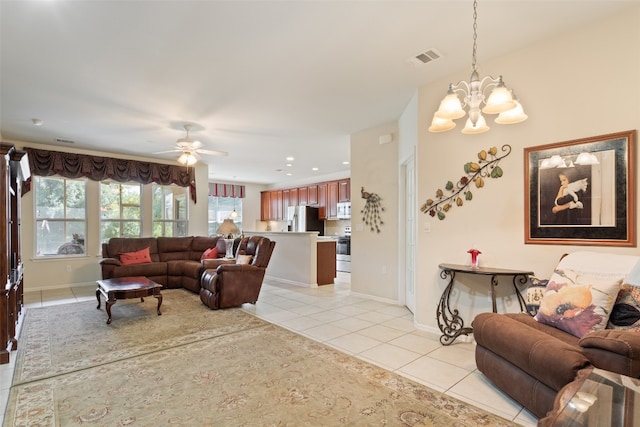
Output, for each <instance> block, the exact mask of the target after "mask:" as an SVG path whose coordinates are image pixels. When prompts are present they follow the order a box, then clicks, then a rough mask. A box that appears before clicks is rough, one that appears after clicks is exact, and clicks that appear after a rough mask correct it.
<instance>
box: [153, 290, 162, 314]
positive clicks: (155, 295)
mask: <svg viewBox="0 0 640 427" xmlns="http://www.w3.org/2000/svg"><path fill="white" fill-rule="evenodd" d="M153 296H154V298H156V299H157V300H158V308H157V310H158V316H160V315H162V313H160V306H161V305H162V294H161V293H160V292H158V293H157V294H154V295H153Z"/></svg>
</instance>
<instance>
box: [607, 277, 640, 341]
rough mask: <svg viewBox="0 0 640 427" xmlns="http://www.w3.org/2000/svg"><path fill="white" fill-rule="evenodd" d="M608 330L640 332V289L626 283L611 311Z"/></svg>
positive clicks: (621, 288)
mask: <svg viewBox="0 0 640 427" xmlns="http://www.w3.org/2000/svg"><path fill="white" fill-rule="evenodd" d="M607 329H618V330H623V331H636V332H639V331H640V287H639V286H633V285H630V284H628V283H625V284H624V285H622V286H621V287H620V292H618V299H617V300H616V303H615V304H614V306H613V309H611V316H609V324H608V325H607Z"/></svg>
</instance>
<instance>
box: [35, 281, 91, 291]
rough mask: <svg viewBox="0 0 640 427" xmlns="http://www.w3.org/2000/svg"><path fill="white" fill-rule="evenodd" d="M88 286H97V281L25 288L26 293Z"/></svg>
mask: <svg viewBox="0 0 640 427" xmlns="http://www.w3.org/2000/svg"><path fill="white" fill-rule="evenodd" d="M86 286H96V287H97V285H96V282H95V281H91V282H80V283H71V284H59V285H54V286H38V287H35V288H31V287H30V288H28V289H26V288H25V289H24V293H29V292H40V291H51V290H56V289H69V288H81V287H86Z"/></svg>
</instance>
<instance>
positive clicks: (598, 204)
mask: <svg viewBox="0 0 640 427" xmlns="http://www.w3.org/2000/svg"><path fill="white" fill-rule="evenodd" d="M635 139H636V131H635V130H631V131H625V132H618V133H612V134H608V135H600V136H594V137H590V138H583V139H576V140H573V141H566V142H557V143H553V144H547V145H541V146H536V147H529V148H525V149H524V164H525V243H538V244H563V245H567V244H569V245H571V244H575V245H601V246H636V232H635V228H636V227H635V224H636V220H635V158H636V157H635Z"/></svg>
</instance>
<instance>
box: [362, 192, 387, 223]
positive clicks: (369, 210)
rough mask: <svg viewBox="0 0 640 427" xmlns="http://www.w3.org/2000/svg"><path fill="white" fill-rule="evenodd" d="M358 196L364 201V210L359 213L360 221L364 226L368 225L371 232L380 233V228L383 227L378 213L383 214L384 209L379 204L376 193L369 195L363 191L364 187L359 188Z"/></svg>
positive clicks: (378, 197)
mask: <svg viewBox="0 0 640 427" xmlns="http://www.w3.org/2000/svg"><path fill="white" fill-rule="evenodd" d="M360 195H361V196H362V198H363V199H365V200H366V203H365V204H364V209H362V210H361V211H360V213H361V214H362V220H363V221H364V223H365V225H368V226H369V228H370V229H371V231H376V232H377V233H379V232H380V226H381V225H384V222H383V221H382V217H381V216H380V212H384V207H382V204H381V203H380V200H382V199H381V198H380V196H378V195H377V194H376V193H369V192H367V191H364V187H360Z"/></svg>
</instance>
